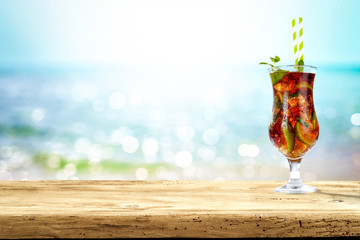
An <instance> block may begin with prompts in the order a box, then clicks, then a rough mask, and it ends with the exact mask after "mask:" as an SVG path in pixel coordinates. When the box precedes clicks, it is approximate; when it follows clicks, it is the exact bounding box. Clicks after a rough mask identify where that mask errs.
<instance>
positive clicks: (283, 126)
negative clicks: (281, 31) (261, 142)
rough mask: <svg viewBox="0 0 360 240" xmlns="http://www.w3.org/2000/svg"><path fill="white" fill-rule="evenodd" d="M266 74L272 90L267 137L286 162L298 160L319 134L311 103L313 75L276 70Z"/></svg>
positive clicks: (312, 144)
mask: <svg viewBox="0 0 360 240" xmlns="http://www.w3.org/2000/svg"><path fill="white" fill-rule="evenodd" d="M270 77H271V80H272V86H273V92H274V101H273V110H272V117H271V121H270V126H269V136H270V140H271V142H272V144H273V145H274V146H275V147H276V148H277V150H279V151H280V152H282V153H283V154H284V155H285V156H286V157H287V158H288V160H289V161H298V162H300V160H301V158H302V157H303V156H304V155H305V153H307V152H308V151H309V150H310V149H311V148H312V147H313V146H314V144H315V143H316V141H317V139H318V136H319V124H318V121H317V118H316V113H315V110H314V102H313V84H314V79H315V74H314V73H308V72H300V71H298V72H292V71H291V72H290V71H289V72H288V71H284V70H280V71H279V70H278V71H276V72H271V73H270Z"/></svg>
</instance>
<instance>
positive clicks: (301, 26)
mask: <svg viewBox="0 0 360 240" xmlns="http://www.w3.org/2000/svg"><path fill="white" fill-rule="evenodd" d="M303 47H304V41H303V24H302V17H300V18H299V56H300V60H303V62H304V52H303Z"/></svg>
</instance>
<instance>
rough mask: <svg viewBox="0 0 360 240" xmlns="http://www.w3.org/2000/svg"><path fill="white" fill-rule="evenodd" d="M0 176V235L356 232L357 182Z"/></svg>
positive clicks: (359, 231)
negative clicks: (292, 188)
mask: <svg viewBox="0 0 360 240" xmlns="http://www.w3.org/2000/svg"><path fill="white" fill-rule="evenodd" d="M281 184H283V182H241V181H1V182H0V238H131V237H152V238H154V237H309V236H311V237H331V236H337V237H339V236H360V182H348V181H345V182H310V183H309V184H311V185H313V186H316V187H318V189H319V191H318V192H315V193H310V194H279V193H274V192H273V189H274V188H275V187H277V186H279V185H281Z"/></svg>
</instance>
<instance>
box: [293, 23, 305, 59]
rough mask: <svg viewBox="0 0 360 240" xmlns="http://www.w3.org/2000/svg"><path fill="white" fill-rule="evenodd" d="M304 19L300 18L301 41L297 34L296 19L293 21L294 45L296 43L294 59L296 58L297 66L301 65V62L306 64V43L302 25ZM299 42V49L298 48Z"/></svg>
mask: <svg viewBox="0 0 360 240" xmlns="http://www.w3.org/2000/svg"><path fill="white" fill-rule="evenodd" d="M302 20H303V19H302V17H300V18H299V39H298V38H297V36H296V35H297V34H296V21H295V19H293V20H292V32H293V43H294V58H295V65H298V64H299V61H300V60H302V64H303V63H304V52H303V48H304V41H303V25H302ZM298 42H299V48H298Z"/></svg>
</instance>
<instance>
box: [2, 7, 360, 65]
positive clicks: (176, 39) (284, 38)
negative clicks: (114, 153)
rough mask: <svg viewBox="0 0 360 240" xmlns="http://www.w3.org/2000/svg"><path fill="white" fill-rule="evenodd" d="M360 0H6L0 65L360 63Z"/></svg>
mask: <svg viewBox="0 0 360 240" xmlns="http://www.w3.org/2000/svg"><path fill="white" fill-rule="evenodd" d="M359 12H360V1H356V0H348V1H337V0H330V1H313V0H309V1H265V0H264V1H262V0H254V1H250V0H248V1H230V0H226V1H220V0H215V1H202V0H195V1H186V0H184V1H174V0H169V1H165V0H147V1H143V0H131V1H127V0H125V1H110V0H105V1H100V0H98V1H95V0H91V1H85V0H62V1H60V0H58V1H55V0H32V1H25V0H24V1H22V0H11V1H10V0H0V66H2V67H16V66H59V65H85V66H86V65H89V66H90V65H118V66H124V65H126V66H141V65H151V64H155V65H156V64H158V65H167V64H168V65H209V64H210V65H211V64H214V65H228V64H230V65H236V64H256V63H258V62H261V61H267V60H268V57H270V56H274V55H278V56H280V57H281V58H282V60H281V62H282V63H283V64H292V63H293V42H292V29H291V20H292V18H298V17H303V19H304V20H303V26H304V56H305V57H304V58H305V63H306V64H309V65H317V64H352V65H354V64H355V65H358V64H360V57H359V56H360V44H359V39H360V28H359V27H358V25H359V23H360V16H359Z"/></svg>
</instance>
